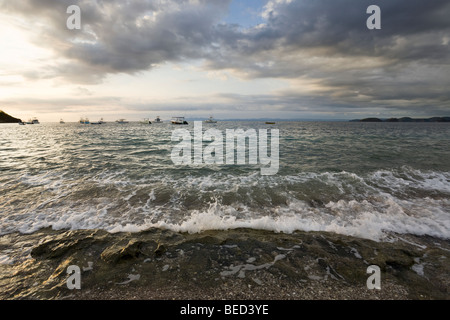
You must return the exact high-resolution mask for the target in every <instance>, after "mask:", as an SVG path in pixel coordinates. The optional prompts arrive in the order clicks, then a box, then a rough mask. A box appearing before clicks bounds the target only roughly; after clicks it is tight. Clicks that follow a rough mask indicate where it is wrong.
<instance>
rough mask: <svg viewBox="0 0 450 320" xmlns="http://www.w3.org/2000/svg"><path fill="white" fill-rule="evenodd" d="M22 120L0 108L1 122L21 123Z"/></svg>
mask: <svg viewBox="0 0 450 320" xmlns="http://www.w3.org/2000/svg"><path fill="white" fill-rule="evenodd" d="M19 122H22V120H20V119H17V118H14V117H12V116H10V115H9V114H7V113H6V112H4V111H2V110H0V123H19Z"/></svg>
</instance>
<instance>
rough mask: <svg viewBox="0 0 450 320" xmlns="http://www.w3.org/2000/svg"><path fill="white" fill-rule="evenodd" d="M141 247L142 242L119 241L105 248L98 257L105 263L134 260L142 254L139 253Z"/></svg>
mask: <svg viewBox="0 0 450 320" xmlns="http://www.w3.org/2000/svg"><path fill="white" fill-rule="evenodd" d="M142 245H143V243H142V241H140V240H137V239H131V240H128V241H127V240H121V241H119V242H118V243H115V244H113V245H112V246H110V247H108V248H106V249H105V250H104V251H103V252H102V253H101V255H100V256H101V258H102V260H103V261H105V262H107V263H117V262H119V261H125V260H130V259H134V258H137V257H139V256H140V255H142V254H143V253H142V251H141V247H142Z"/></svg>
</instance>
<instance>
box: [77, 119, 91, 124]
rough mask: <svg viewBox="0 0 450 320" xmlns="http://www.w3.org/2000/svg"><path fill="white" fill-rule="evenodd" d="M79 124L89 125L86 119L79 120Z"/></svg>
mask: <svg viewBox="0 0 450 320" xmlns="http://www.w3.org/2000/svg"><path fill="white" fill-rule="evenodd" d="M79 122H80V123H81V124H89V123H90V122H89V119H88V118H81V119H80V121H79Z"/></svg>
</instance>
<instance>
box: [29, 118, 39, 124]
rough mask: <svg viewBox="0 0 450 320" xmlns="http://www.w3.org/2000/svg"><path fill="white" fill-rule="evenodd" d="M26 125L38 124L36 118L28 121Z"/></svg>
mask: <svg viewBox="0 0 450 320" xmlns="http://www.w3.org/2000/svg"><path fill="white" fill-rule="evenodd" d="M27 124H39V120H38V119H37V118H33V119H29V120H28V122H27Z"/></svg>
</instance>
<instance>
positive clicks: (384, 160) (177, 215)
mask: <svg viewBox="0 0 450 320" xmlns="http://www.w3.org/2000/svg"><path fill="white" fill-rule="evenodd" d="M210 127H214V128H216V129H218V130H221V131H222V132H225V130H227V129H243V130H248V129H255V130H259V129H270V128H273V129H278V130H279V170H278V172H277V174H275V175H271V176H263V175H261V166H260V165H250V164H247V165H232V164H223V165H209V164H202V165H175V164H174V163H173V161H172V159H171V152H172V150H173V148H174V146H175V145H176V143H174V142H173V141H172V140H171V136H172V132H173V130H175V129H176V128H175V126H172V125H171V124H169V123H165V124H158V125H144V124H140V123H128V124H117V123H106V124H103V125H98V126H93V125H81V124H78V123H77V124H75V123H72V124H70V123H67V124H59V123H44V124H40V125H26V126H18V125H16V124H14V125H13V124H5V125H1V126H0V235H4V234H8V233H13V232H20V233H33V232H35V231H37V230H40V229H42V228H48V227H51V228H53V229H57V230H60V229H74V230H75V229H103V230H106V231H109V232H124V231H126V232H140V231H143V230H146V229H148V228H165V229H170V230H173V231H177V232H189V233H199V232H203V231H206V230H228V229H236V228H253V229H261V230H267V231H270V232H285V233H292V232H295V231H296V230H302V231H326V232H334V233H339V234H343V235H349V236H356V237H360V238H365V239H372V240H375V241H389V239H391V238H390V237H391V235H392V234H400V235H401V234H406V233H410V234H415V235H429V236H433V237H440V238H447V239H448V238H450V126H449V125H448V124H446V123H358V122H278V123H277V124H275V125H266V124H265V123H264V122H251V121H248V122H245V121H235V122H232V121H223V122H219V123H217V124H208V125H207V124H204V125H203V130H207V129H209V128H210ZM184 128H185V129H187V130H193V123H191V124H190V125H188V126H185V127H184ZM249 148H250V147H249Z"/></svg>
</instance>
